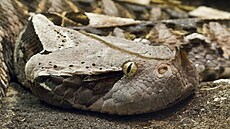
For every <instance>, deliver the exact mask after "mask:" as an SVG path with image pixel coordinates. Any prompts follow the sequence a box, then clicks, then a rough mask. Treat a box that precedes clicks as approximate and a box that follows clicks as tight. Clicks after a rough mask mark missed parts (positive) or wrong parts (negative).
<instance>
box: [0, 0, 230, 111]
mask: <svg viewBox="0 0 230 129" xmlns="http://www.w3.org/2000/svg"><path fill="white" fill-rule="evenodd" d="M47 2H51V1H47ZM58 2H60V1H58ZM32 3H34V4H30V5H36V4H37V5H41V3H40V4H39V2H36V1H33V2H32ZM51 3H52V2H51ZM1 4H2V5H1V7H2V9H0V11H2V12H3V13H1V14H6V15H2V16H1V17H0V18H1V19H3V20H1V22H2V23H1V25H2V30H1V31H0V32H2V33H0V34H1V35H0V36H1V37H2V41H0V42H1V45H2V48H1V49H2V50H1V52H2V54H1V55H3V56H1V57H0V58H1V65H2V67H1V68H2V69H1V72H2V74H1V75H2V76H0V78H1V86H0V89H1V95H2V96H4V93H5V90H6V88H7V86H8V84H9V81H10V79H11V78H12V77H13V75H14V73H13V64H12V62H13V61H12V55H13V52H12V49H13V47H14V41H15V38H16V37H17V36H18V34H19V32H20V30H21V29H22V27H23V24H25V22H26V21H27V20H26V18H25V17H27V14H28V12H26V11H24V9H25V8H22V5H23V7H27V8H28V9H29V10H30V11H31V10H33V11H34V12H39V9H38V8H36V7H32V6H31V7H30V6H28V4H26V2H24V1H23V2H22V3H20V2H15V1H13V0H12V1H8V2H6V3H4V2H2V3H1ZM7 4H9V5H7ZM6 5H7V6H6ZM10 5H11V6H10ZM47 5H48V7H46V8H44V10H48V8H49V4H47ZM55 5H58V6H57V7H56V6H55ZM6 7H9V8H7V9H5V8H6ZM18 7H21V8H18ZM20 9H21V10H20ZM34 9H36V10H34ZM49 9H50V10H52V11H58V12H60V11H62V10H63V9H65V10H71V9H72V8H70V7H69V8H68V6H66V2H65V1H64V2H61V3H60V4H53V5H52V6H50V8H49ZM9 10H12V11H9ZM44 10H43V11H44ZM11 12H13V13H15V14H12V13H11ZM12 16H14V17H13V20H10V17H12ZM5 19H7V21H6V22H4V20H5ZM14 22H15V23H14ZM5 23H7V24H5ZM29 24H30V23H29ZM34 24H36V23H31V24H30V25H27V28H26V29H25V30H24V33H26V32H27V31H29V32H36V30H33V29H34V28H35V27H33V25H34ZM4 25H5V26H4ZM7 26H9V28H11V29H4V27H7ZM13 26H15V28H13ZM30 27H32V28H30ZM12 28H13V29H12ZM0 29H1V28H0ZM28 29H29V30H28ZM6 30H7V31H6ZM13 30H14V31H13ZM76 33H77V32H76ZM31 35H32V34H31ZM226 35H227V34H226ZM32 36H34V37H36V36H37V35H36V34H33V35H32ZM39 36H40V35H39V34H38V37H39ZM86 36H87V35H86ZM20 37H21V39H23V38H24V40H21V41H23V43H22V44H23V45H21V44H19V45H17V46H16V48H17V49H16V51H17V52H19V51H20V52H22V53H23V54H24V55H23V58H21V57H20V61H18V60H17V58H18V56H17V55H18V53H17V52H16V58H15V59H16V62H17V61H18V62H17V63H18V64H15V65H16V68H15V71H16V74H17V77H19V78H18V80H19V81H20V82H21V83H22V84H24V85H25V86H27V87H30V88H31V90H32V91H33V92H34V93H35V94H36V95H37V96H38V97H40V98H41V99H43V100H44V101H47V102H48V103H51V104H54V105H57V106H63V105H64V107H65V105H67V106H70V107H76V108H81V109H86V110H93V111H100V112H107V113H110V114H120V115H127V114H140V113H145V112H152V111H157V110H161V109H164V108H166V107H168V106H170V105H171V104H174V103H175V102H177V101H178V100H180V99H183V98H185V97H187V96H188V95H190V94H191V93H192V90H193V89H194V87H195V86H196V85H197V84H198V80H197V79H198V77H197V73H196V71H195V67H194V66H193V64H191V62H190V61H189V60H188V59H187V56H185V54H184V52H183V51H182V50H178V51H177V52H176V54H175V55H171V57H170V58H168V60H167V61H166V62H162V61H158V60H157V59H153V60H154V61H153V62H151V61H150V62H149V63H146V62H145V63H143V62H144V61H143V60H142V59H141V58H140V57H138V58H140V59H138V58H137V59H136V55H133V56H130V55H129V54H130V53H126V54H127V55H128V56H127V57H126V55H125V56H122V57H126V58H124V59H120V58H118V59H119V61H120V62H119V61H118V62H119V63H117V64H115V67H116V68H117V69H118V70H115V71H116V72H117V73H114V72H113V71H112V70H110V71H109V72H108V71H107V69H108V68H105V73H106V74H108V73H109V74H108V75H104V73H103V72H101V73H100V74H98V73H96V74H95V75H96V77H92V75H94V73H93V74H92V73H91V74H89V73H77V72H75V73H74V75H75V74H76V76H73V75H72V76H73V78H71V77H69V75H68V76H66V75H61V77H60V78H62V79H60V78H59V79H58V80H55V81H52V78H50V76H46V75H42V76H38V77H36V78H32V80H31V79H28V80H25V75H24V71H23V70H24V67H25V66H24V65H25V63H27V61H28V60H30V57H32V56H33V55H34V54H36V53H38V52H40V51H42V49H44V48H41V45H40V44H43V42H39V41H40V40H41V39H39V38H40V37H39V38H34V39H33V40H35V42H33V43H34V44H29V45H28V43H27V37H26V36H23V33H22V34H21V36H20ZM88 37H90V36H88ZM91 38H94V40H95V37H91ZM38 40H39V41H38ZM119 40H120V39H119ZM36 41H37V42H39V43H37V42H36ZM105 41H111V42H113V41H117V39H105ZM110 48H113V47H110ZM19 49H20V50H19ZM122 49H123V48H122ZM27 50H30V51H27ZM45 50H46V49H45ZM121 51H122V50H121ZM128 51H130V50H128ZM131 51H134V50H132V49H131ZM172 51H174V50H172ZM6 52H7V53H6ZM47 52H48V54H47ZM49 52H50V51H44V54H43V55H49ZM51 53H52V52H51ZM123 53H124V52H123ZM52 54H53V53H52ZM54 55H55V53H54ZM225 55H226V54H225ZM54 57H55V56H54ZM156 57H157V56H156ZM156 57H154V58H156ZM157 58H158V57H157ZM48 60H49V59H47V60H45V61H48ZM71 60H72V59H69V61H71ZM112 60H113V59H112ZM127 60H132V61H134V62H136V63H137V65H138V71H137V74H136V75H135V76H134V77H133V78H127V77H126V76H125V75H123V73H122V72H119V71H121V68H120V67H121V66H122V62H125V61H127ZM21 61H22V62H21ZM139 61H141V62H142V61H143V62H142V63H141V62H139ZM99 62H100V60H99ZM41 64H45V63H41ZM66 64H68V61H67V63H66ZM162 64H167V65H166V66H164V67H163V68H165V67H167V70H166V72H163V73H162V71H161V69H162V68H161V65H162ZM37 65H38V64H37ZM52 65H53V66H52V67H53V68H56V67H55V65H56V64H52ZM70 65H72V64H68V66H64V67H69V66H70ZM107 65H108V64H105V65H103V66H107ZM19 66H20V67H21V68H18V67H19ZM56 66H58V68H59V65H56ZM39 67H40V66H39ZM41 67H42V66H41ZM159 69H160V70H159ZM92 71H94V70H92ZM32 72H34V71H32ZM110 72H111V73H110ZM158 72H159V73H160V74H163V75H159V73H158ZM51 75H52V73H51ZM82 75H83V76H82ZM98 75H100V76H102V77H99V79H98V77H97V76H98ZM113 75H114V76H113ZM58 76H59V75H58ZM51 77H54V78H55V77H56V75H55V74H54V76H51ZM87 78H90V79H89V80H91V82H93V84H91V83H90V82H89V81H85V80H87ZM95 78H96V79H95ZM34 80H35V81H34ZM72 80H75V81H72ZM76 80H77V81H76ZM95 80H96V81H95ZM33 81H34V82H33ZM103 81H104V82H106V83H103ZM149 81H150V83H149ZM80 82H82V83H80ZM53 83H57V84H53ZM71 83H73V84H76V85H74V86H73V87H71ZM43 84H45V86H47V87H48V88H51V90H48V91H47V89H46V87H45V88H44V87H42V85H43ZM73 84H72V85H73ZM142 84H144V85H145V87H151V88H152V90H153V91H151V88H150V91H151V92H150V93H148V91H145V90H147V89H145V88H143V89H141V90H138V88H136V87H139V86H141V85H142ZM169 84H170V85H169ZM126 85H127V86H126ZM149 85H150V86H149ZM97 87H99V89H98V88H97ZM102 87H105V89H104V90H103V88H102ZM130 87H134V94H135V93H136V95H133V96H132V97H131V99H130V95H129V90H128V89H129V88H130ZM63 88H64V89H63ZM60 89H61V90H60ZM39 90H40V91H39ZM62 90H63V92H61V91H62ZM127 91H128V92H127ZM159 91H160V93H158V92H159ZM46 92H48V93H47V94H44V93H46ZM64 92H65V93H64ZM145 92H146V93H147V97H146V96H145V94H144V93H145ZM138 93H139V94H138ZM43 94H44V95H43ZM130 94H131V93H130ZM46 95H47V96H46ZM169 95H172V96H169ZM136 98H142V99H143V101H141V100H138V99H137V100H136ZM149 98H150V99H149ZM133 99H134V100H133ZM152 104H154V105H152ZM146 105H148V106H146ZM143 106H146V109H143V108H142V107H143Z"/></svg>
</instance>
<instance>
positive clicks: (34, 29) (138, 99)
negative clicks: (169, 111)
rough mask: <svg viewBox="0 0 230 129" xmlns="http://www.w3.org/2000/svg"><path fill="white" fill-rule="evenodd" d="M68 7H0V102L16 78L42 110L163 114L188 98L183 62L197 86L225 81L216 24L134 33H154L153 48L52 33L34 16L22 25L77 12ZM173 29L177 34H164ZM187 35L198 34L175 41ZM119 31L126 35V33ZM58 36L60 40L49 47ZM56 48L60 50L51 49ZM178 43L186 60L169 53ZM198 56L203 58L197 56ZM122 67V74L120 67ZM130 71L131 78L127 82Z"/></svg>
mask: <svg viewBox="0 0 230 129" xmlns="http://www.w3.org/2000/svg"><path fill="white" fill-rule="evenodd" d="M75 4H76V3H74V2H71V1H69V0H66V1H55V2H54V1H52V0H50V1H45V0H44V1H43V0H42V1H40V2H38V1H36V0H34V1H32V2H31V3H30V4H29V2H26V1H18V0H8V1H3V2H1V3H0V12H1V15H0V23H1V26H0V27H1V28H0V43H1V44H0V45H1V47H0V50H1V55H0V59H1V62H0V65H1V70H0V79H1V83H0V90H1V91H0V95H1V96H5V92H6V89H7V87H8V85H9V83H10V81H11V80H12V79H14V77H17V79H18V81H19V82H20V83H21V84H22V85H24V86H27V87H29V88H30V89H31V90H32V92H33V93H34V94H35V95H36V96H38V97H39V98H41V99H42V100H44V101H46V102H48V103H50V104H53V105H56V106H60V107H64V108H67V107H68V108H69V107H70V108H73V107H74V108H80V109H84V110H92V111H98V112H106V113H109V114H119V115H131V114H141V113H147V112H153V111H158V110H161V109H164V108H166V107H169V106H170V105H173V104H175V103H176V102H178V101H179V100H182V99H184V98H186V97H187V96H189V95H190V94H192V93H193V91H194V88H195V86H197V85H198V74H197V70H196V68H195V66H194V64H193V63H191V61H190V60H189V59H188V57H189V58H190V59H192V60H193V62H195V63H196V64H199V67H198V68H200V69H201V70H200V71H201V73H200V80H210V79H216V78H220V77H229V75H230V74H229V69H228V68H229V66H230V62H229V53H228V52H229V51H228V50H229V45H228V43H229V42H230V33H229V30H228V26H226V25H222V24H220V23H218V22H216V21H212V20H210V21H205V20H197V21H176V20H175V21H170V20H166V21H161V22H157V23H155V22H151V23H149V22H144V23H143V24H139V25H136V28H138V26H141V27H143V26H144V28H146V29H148V30H149V33H150V32H151V33H157V37H151V36H150V37H149V40H151V39H152V38H153V39H154V42H155V43H157V44H154V45H150V44H143V43H138V44H134V42H132V41H130V40H126V39H124V38H118V37H109V36H104V37H103V36H97V35H94V34H90V33H93V32H92V30H91V29H88V28H87V27H85V28H78V29H80V30H85V31H87V32H89V33H87V32H81V31H76V30H73V29H70V28H65V27H60V26H57V25H54V23H52V22H51V21H49V20H48V19H47V18H46V17H45V16H43V15H41V14H38V15H34V16H33V17H31V18H30V19H29V20H27V18H28V17H29V13H28V12H36V13H40V12H44V11H52V12H61V11H70V10H74V11H79V8H77V6H74V5H75ZM86 11H87V10H86ZM180 22H182V23H181V25H180V28H176V27H171V26H175V25H177V24H179V23H180ZM186 22H188V23H189V24H188V25H187V24H186ZM191 23H193V25H191ZM227 23H228V21H227ZM24 25H26V26H25V27H24V29H23V26H24ZM134 26H135V25H134ZM194 27H197V28H200V29H206V30H205V31H202V32H201V33H200V34H198V32H197V33H192V34H187V35H186V36H185V35H183V36H182V35H180V34H179V36H178V34H176V32H177V30H180V31H183V30H186V29H188V28H189V29H191V30H194ZM134 28H135V27H134ZM22 29H23V30H22ZM123 29H124V31H130V28H129V26H128V27H124V28H123ZM96 30H100V28H96ZM20 31H22V32H21V34H20V35H19V32H20ZM98 32H100V31H98ZM222 33H224V35H222ZM194 35H195V36H194ZM197 35H198V36H197ZM49 36H50V37H49ZM58 36H63V39H57V37H58ZM17 37H19V38H18V39H17V44H16V45H15V41H16V38H17ZM79 37H83V38H79ZM223 37H224V38H225V40H222V39H223ZM59 40H60V41H59ZM58 41H59V42H58ZM62 41H64V43H63V44H61V45H60V44H58V43H60V42H62ZM159 43H160V44H159ZM178 43H179V45H180V46H183V49H185V50H186V51H187V53H188V57H187V55H186V54H185V51H184V50H182V49H181V48H178V47H176V46H177V45H178ZM169 44H170V46H169ZM57 45H60V46H59V47H57ZM89 46H90V47H89ZM91 46H94V47H91ZM124 46H125V47H124ZM175 48H176V49H175ZM204 48H205V49H204ZM14 49H15V50H14ZM201 49H204V50H205V51H203V52H200V51H201ZM13 50H14V51H15V53H14V61H13ZM197 50H199V51H197ZM98 51H105V52H101V54H100V53H99V52H98ZM95 53H96V56H97V58H96V57H95ZM98 53H99V55H97V54H98ZM63 55H64V56H63ZM65 55H69V57H68V58H66V56H65ZM194 55H196V56H194ZM100 57H103V58H100ZM194 57H195V58H194ZM103 59H106V60H103ZM212 59H215V61H213V60H212ZM127 61H128V62H127ZM13 62H14V64H13ZM70 62H71V63H70ZM82 62H84V63H82ZM85 62H86V63H85ZM87 62H89V63H90V64H87ZM126 63H127V65H128V66H127V69H125V68H123V67H122V66H125V65H124V64H126ZM89 65H90V66H91V65H92V66H95V67H89ZM96 66H98V67H96ZM108 66H110V67H109V68H108ZM136 66H137V68H136V69H137V71H135V74H130V75H129V74H127V73H129V72H130V69H131V68H133V67H134V69H135V67H136ZM124 69H125V70H128V72H127V71H126V72H124ZM122 70H123V71H122ZM214 73H215V74H214Z"/></svg>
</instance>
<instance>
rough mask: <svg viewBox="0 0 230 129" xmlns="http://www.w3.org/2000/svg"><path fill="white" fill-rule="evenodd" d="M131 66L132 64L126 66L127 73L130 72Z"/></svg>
mask: <svg viewBox="0 0 230 129" xmlns="http://www.w3.org/2000/svg"><path fill="white" fill-rule="evenodd" d="M132 65H133V63H130V65H129V66H128V68H127V73H129V72H130V71H131V68H132Z"/></svg>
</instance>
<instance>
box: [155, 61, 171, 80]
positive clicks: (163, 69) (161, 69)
mask: <svg viewBox="0 0 230 129" xmlns="http://www.w3.org/2000/svg"><path fill="white" fill-rule="evenodd" d="M171 73H172V71H171V68H170V66H169V65H167V64H161V65H160V66H158V67H157V76H158V77H163V76H167V75H170V74H171Z"/></svg>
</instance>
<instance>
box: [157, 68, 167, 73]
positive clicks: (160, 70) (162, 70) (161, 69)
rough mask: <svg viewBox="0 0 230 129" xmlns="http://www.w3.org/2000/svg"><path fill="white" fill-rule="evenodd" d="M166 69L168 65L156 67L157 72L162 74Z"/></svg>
mask: <svg viewBox="0 0 230 129" xmlns="http://www.w3.org/2000/svg"><path fill="white" fill-rule="evenodd" d="M167 71H168V67H167V66H161V67H159V68H158V73H159V74H164V73H165V72H167Z"/></svg>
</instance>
